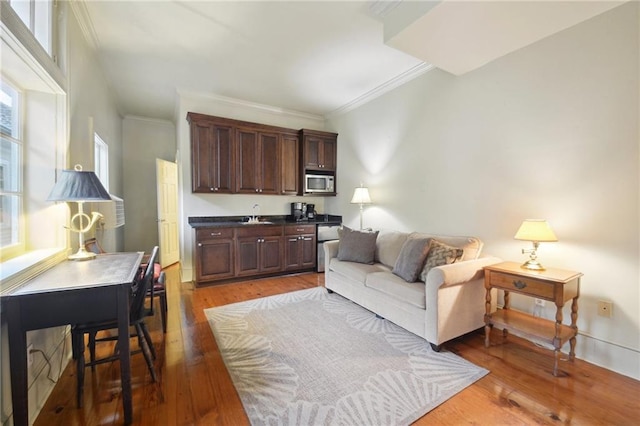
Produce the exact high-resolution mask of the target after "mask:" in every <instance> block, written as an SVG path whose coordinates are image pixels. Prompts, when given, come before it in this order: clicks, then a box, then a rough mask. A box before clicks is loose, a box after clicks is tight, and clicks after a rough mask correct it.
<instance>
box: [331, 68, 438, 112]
mask: <svg viewBox="0 0 640 426" xmlns="http://www.w3.org/2000/svg"><path fill="white" fill-rule="evenodd" d="M434 68H435V66H434V65H431V64H427V63H426V62H421V63H420V64H418V65H416V66H414V67H413V68H410V69H408V70H407V71H405V72H403V73H402V74H399V75H397V76H396V77H394V78H392V79H391V80H388V81H387V82H385V83H382V84H381V85H379V86H378V87H375V88H373V89H372V90H369V91H368V92H367V93H365V94H363V95H361V96H358V97H357V98H355V99H354V100H352V101H351V102H348V103H346V104H344V105H343V106H341V107H340V108H337V109H334V110H333V111H331V112H329V113H328V114H325V116H324V118H325V119H327V120H329V119H332V118H335V117H337V116H339V115H342V114H345V113H347V112H349V111H352V110H354V109H356V108H358V107H359V106H361V105H364V104H366V103H367V102H370V101H372V100H374V99H375V98H377V97H379V96H382V95H384V94H385V93H387V92H390V91H391V90H393V89H395V88H397V87H400V86H402V85H403V84H405V83H408V82H409V81H411V80H413V79H414V78H416V77H418V76H420V75H422V74H424V73H426V72H428V71H431V70H432V69H434Z"/></svg>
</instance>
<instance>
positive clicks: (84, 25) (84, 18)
mask: <svg viewBox="0 0 640 426" xmlns="http://www.w3.org/2000/svg"><path fill="white" fill-rule="evenodd" d="M69 5H70V6H71V11H72V12H73V15H74V16H75V17H76V21H78V25H79V26H80V31H82V34H83V35H84V38H85V40H86V41H87V43H88V44H89V46H90V47H91V48H92V49H93V50H95V51H96V52H97V51H98V46H100V40H99V39H98V34H97V33H96V29H95V27H94V25H93V21H92V20H91V14H90V13H89V10H87V4H86V2H85V1H84V0H76V1H70V2H69Z"/></svg>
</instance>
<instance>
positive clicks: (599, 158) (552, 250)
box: [327, 2, 640, 378]
mask: <svg viewBox="0 0 640 426" xmlns="http://www.w3.org/2000/svg"><path fill="white" fill-rule="evenodd" d="M638 22H640V20H639V13H638V4H637V3H636V2H630V3H629V4H625V5H623V6H621V7H618V8H616V9H614V10H612V11H610V12H607V13H605V14H603V15H601V16H599V17H596V18H594V19H592V20H590V21H587V22H585V23H583V24H580V25H578V26H576V27H574V28H571V29H568V30H566V31H563V32H561V33H559V34H557V35H555V36H552V37H549V38H547V39H545V40H542V41H540V42H538V43H535V44H533V45H531V46H528V47H526V48H523V49H521V50H519V51H517V52H514V53H512V54H510V55H508V56H505V57H503V58H501V59H498V60H496V61H494V62H493V63H490V64H488V65H486V66H484V67H483V68H480V69H478V70H475V71H473V72H470V73H468V74H466V75H463V76H460V77H455V76H452V75H450V74H447V73H446V72H443V71H440V70H434V71H431V72H429V73H427V74H425V75H423V76H421V77H419V78H417V79H416V80H413V81H412V82H410V83H408V84H406V85H404V86H402V87H400V88H398V89H396V90H394V91H393V92H390V93H388V94H386V95H384V96H383V97H380V98H378V99H376V100H374V101H372V102H370V103H368V104H366V105H364V106H362V107H360V108H358V109H356V110H354V111H352V112H349V113H347V114H344V115H343V116H340V117H337V118H335V119H332V120H330V122H329V123H328V125H327V127H328V129H329V130H332V131H336V132H338V133H339V134H340V136H339V140H338V141H339V143H338V173H339V175H340V184H341V187H343V188H345V187H352V186H356V185H357V184H358V183H359V182H360V180H363V181H364V183H365V184H366V185H368V186H369V188H370V192H371V197H372V199H373V202H374V204H373V205H372V206H370V207H367V208H366V210H365V226H373V227H378V228H395V229H401V230H416V231H428V232H433V233H442V234H459V235H477V236H479V237H481V238H482V239H483V240H484V241H485V244H486V245H485V249H484V251H485V253H490V254H494V255H497V256H500V257H502V258H504V259H505V260H514V261H524V260H525V256H524V255H522V254H521V253H520V249H521V248H525V247H526V248H528V246H527V244H525V243H524V242H519V241H514V240H513V235H514V234H515V232H516V230H517V229H518V226H519V225H520V223H521V221H522V220H523V219H526V218H546V219H548V220H549V221H550V223H551V225H552V227H553V229H554V230H555V232H556V234H557V236H558V238H559V240H560V241H559V242H558V243H549V244H543V245H542V246H541V249H540V250H539V257H540V259H541V261H542V262H543V264H546V265H547V266H553V267H559V268H565V269H571V270H577V271H581V272H583V273H584V277H583V279H582V282H581V296H580V303H579V305H580V308H579V318H578V327H579V330H580V333H581V336H580V337H579V339H578V347H577V356H578V357H579V358H583V359H586V360H588V361H590V362H593V363H595V364H599V365H602V366H605V367H607V368H609V369H612V370H614V371H618V372H620V373H622V374H625V375H628V376H631V377H634V378H640V313H639V312H640V289H639V287H640V286H639V285H638V284H639V281H640V280H639V278H640V272H639V266H638V265H639V262H638V259H639V256H640V252H639V243H640V238H639V237H640V235H639V209H638V200H639V192H640V185H639V173H640V167H639V157H638V148H639V135H638V113H639V110H638V104H639V102H638V100H639V87H638V74H639V69H638V63H639V54H638V51H639V46H638V36H639V34H638ZM349 197H350V194H345V193H343V194H340V195H339V196H338V197H337V198H336V199H335V200H328V201H327V208H329V209H331V210H333V211H336V212H341V213H342V214H343V215H344V221H345V223H346V224H348V225H349V224H350V225H352V226H357V223H358V210H357V207H355V206H352V205H350V204H349ZM514 299H515V301H514V304H515V306H518V307H520V308H521V309H526V310H532V306H533V305H532V301H530V300H529V299H527V298H518V297H515V298H514ZM598 300H610V301H613V306H614V308H613V318H611V319H609V318H603V317H599V316H597V315H596V312H597V310H596V306H597V301H598ZM547 305H549V304H548V303H547ZM568 312H569V311H568V310H567V309H565V318H569V316H568ZM544 315H545V317H547V318H554V315H555V311H554V309H552V307H551V306H547V307H546V310H545V312H544Z"/></svg>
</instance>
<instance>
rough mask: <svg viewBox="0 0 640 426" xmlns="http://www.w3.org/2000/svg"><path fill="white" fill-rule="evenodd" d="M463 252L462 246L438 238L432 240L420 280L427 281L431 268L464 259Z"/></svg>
mask: <svg viewBox="0 0 640 426" xmlns="http://www.w3.org/2000/svg"><path fill="white" fill-rule="evenodd" d="M463 254H464V250H462V249H461V248H457V247H451V246H449V245H447V244H444V243H441V242H440V241H438V240H431V248H430V249H429V254H428V255H427V260H426V261H425V262H424V267H423V268H422V272H420V281H422V282H426V281H427V274H428V273H429V271H430V270H431V268H434V267H436V266H442V265H449V264H451V263H454V262H456V261H458V260H460V259H462V255H463Z"/></svg>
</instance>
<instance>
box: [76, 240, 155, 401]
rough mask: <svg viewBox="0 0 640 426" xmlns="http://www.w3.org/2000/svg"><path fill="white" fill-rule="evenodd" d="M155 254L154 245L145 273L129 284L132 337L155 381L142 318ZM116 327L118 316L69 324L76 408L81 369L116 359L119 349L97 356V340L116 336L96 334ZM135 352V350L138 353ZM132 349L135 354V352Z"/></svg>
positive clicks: (79, 398) (152, 353)
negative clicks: (112, 352)
mask: <svg viewBox="0 0 640 426" xmlns="http://www.w3.org/2000/svg"><path fill="white" fill-rule="evenodd" d="M157 256H158V247H157V246H156V247H154V248H153V251H152V253H151V256H150V259H149V263H148V264H147V267H146V268H145V270H144V274H143V275H142V276H139V277H138V278H137V279H136V282H135V283H134V285H133V287H132V296H131V303H130V307H129V325H131V326H132V327H133V329H134V331H135V332H134V333H133V334H132V335H131V337H137V339H138V346H139V347H140V351H141V352H142V353H143V355H144V358H145V361H146V363H147V367H148V368H149V373H151V378H152V380H153V381H154V382H155V381H156V380H157V376H156V371H155V368H154V366H153V360H154V359H155V350H154V348H153V342H152V341H151V337H150V336H149V331H148V330H147V326H146V324H145V322H144V319H145V318H146V317H147V316H148V309H146V308H145V300H146V297H147V293H148V292H149V291H152V288H153V268H154V267H153V265H154V264H155V260H156V258H157ZM117 328H118V322H117V319H115V318H114V319H113V320H110V321H105V322H100V323H88V324H75V325H73V326H72V327H71V342H72V350H73V358H74V359H75V360H76V370H77V372H76V374H77V403H78V407H82V404H83V401H82V394H83V390H84V369H85V367H89V366H90V367H91V369H92V370H95V366H96V365H98V364H102V363H106V362H112V361H115V360H117V359H118V358H119V356H118V348H117V345H116V349H115V351H114V354H113V355H111V356H109V357H105V358H100V359H96V343H98V342H103V341H113V340H117V338H118V337H117V335H111V336H108V337H104V338H97V337H96V335H97V333H98V332H99V331H105V330H113V329H117ZM85 334H88V335H89V345H88V346H89V353H90V361H89V362H88V363H87V362H86V361H85V356H84V336H85ZM140 351H135V352H140ZM135 352H134V353H135Z"/></svg>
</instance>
